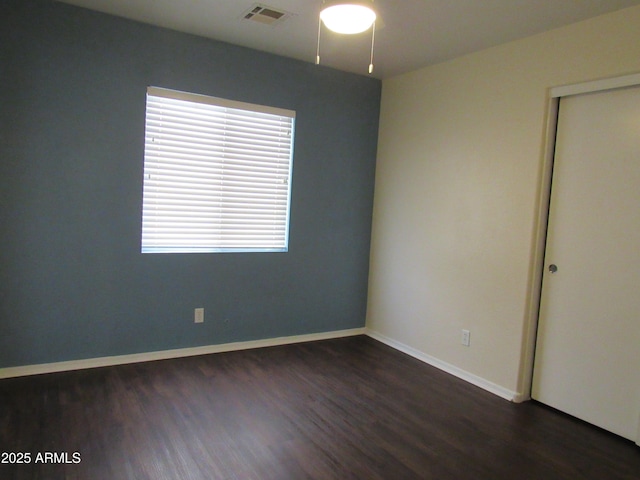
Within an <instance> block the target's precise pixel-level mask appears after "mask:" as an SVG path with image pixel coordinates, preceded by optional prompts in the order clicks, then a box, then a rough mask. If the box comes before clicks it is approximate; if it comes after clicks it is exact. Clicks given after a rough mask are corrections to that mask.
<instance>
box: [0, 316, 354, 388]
mask: <svg viewBox="0 0 640 480" xmlns="http://www.w3.org/2000/svg"><path fill="white" fill-rule="evenodd" d="M365 330H366V329H365V328H353V329H350V330H336V331H332V332H322V333H311V334H307V335H294V336H291V337H278V338H267V339H264V340H252V341H248V342H233V343H224V344H220V345H206V346H203V347H192V348H179V349H175V350H162V351H159V352H147V353H134V354H131V355H116V356H113V357H100V358H87V359H84V360H72V361H68V362H56V363H42V364H39V365H25V366H20V367H8V368H0V379H3V378H12V377H23V376H27V375H40V374H43V373H54V372H66V371H71V370H82V369H85V368H96V367H109V366H112V365H123V364H126V363H139V362H150V361H154V360H166V359H170V358H179V357H192V356H195V355H208V354H211V353H222V352H231V351H235V350H248V349H251V348H263V347H275V346H278V345H289V344H292V343H303V342H313V341H316V340H329V339H332V338H341V337H351V336H354V335H363V334H365Z"/></svg>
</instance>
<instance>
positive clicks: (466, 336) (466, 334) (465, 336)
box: [462, 330, 471, 347]
mask: <svg viewBox="0 0 640 480" xmlns="http://www.w3.org/2000/svg"><path fill="white" fill-rule="evenodd" d="M462 345H464V346H465V347H468V346H469V345H471V332H470V331H469V330H462Z"/></svg>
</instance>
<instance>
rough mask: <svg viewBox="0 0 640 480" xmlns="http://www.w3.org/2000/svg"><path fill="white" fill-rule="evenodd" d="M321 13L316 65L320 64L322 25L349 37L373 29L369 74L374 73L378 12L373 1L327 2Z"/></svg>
mask: <svg viewBox="0 0 640 480" xmlns="http://www.w3.org/2000/svg"><path fill="white" fill-rule="evenodd" d="M323 3H324V6H323V8H322V10H321V11H320V18H319V20H318V47H317V50H316V65H318V64H319V63H320V32H321V30H322V24H323V23H324V25H325V26H326V27H327V28H328V29H329V30H331V31H333V32H336V33H342V34H347V35H354V34H357V33H362V32H366V31H367V30H369V28H371V60H370V62H369V73H372V72H373V43H374V39H375V32H376V12H375V10H374V9H373V0H370V1H366V2H358V1H354V2H349V1H342V2H340V1H337V2H336V1H327V2H323Z"/></svg>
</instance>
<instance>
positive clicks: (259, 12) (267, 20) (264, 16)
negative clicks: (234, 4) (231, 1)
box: [242, 3, 292, 25]
mask: <svg viewBox="0 0 640 480" xmlns="http://www.w3.org/2000/svg"><path fill="white" fill-rule="evenodd" d="M291 16H292V14H291V13H289V12H285V11H283V10H277V9H275V8H273V7H268V6H266V5H263V4H261V3H256V4H254V5H253V7H251V8H250V9H249V10H247V11H246V12H245V13H244V15H243V16H242V18H244V19H245V20H251V21H252V22H258V23H262V24H263V25H276V24H279V23H282V22H284V21H285V20H286V19H287V18H289V17H291Z"/></svg>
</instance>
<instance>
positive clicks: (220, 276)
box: [0, 0, 381, 368]
mask: <svg viewBox="0 0 640 480" xmlns="http://www.w3.org/2000/svg"><path fill="white" fill-rule="evenodd" d="M212 14H215V12H212ZM259 27H260V26H258V28H259ZM149 85H153V86H159V87H166V88H172V89H176V90H184V91H188V92H193V93H200V94H205V95H213V96H217V97H224V98H230V99H233V100H240V101H244V102H252V103H258V104H268V105H272V106H276V107H281V108H286V109H292V110H295V111H296V112H297V118H296V138H295V155H294V167H293V181H292V198H291V222H290V238H289V251H288V252H287V253H244V254H233V253H225V254H155V255H153V254H141V253H140V229H141V208H142V168H143V153H144V115H145V93H146V88H147V86H149ZM380 94H381V82H380V81H378V80H376V79H373V78H370V77H366V76H363V75H354V74H348V73H344V72H339V71H336V70H332V69H328V68H325V67H321V66H320V67H318V66H316V65H313V64H311V63H305V62H300V61H296V60H292V59H287V58H284V57H279V56H275V55H271V54H266V53H263V52H258V51H254V50H251V49H246V48H242V47H238V46H233V45H230V44H226V43H221V42H216V41H213V40H209V39H204V38H199V37H196V36H191V35H187V34H183V33H178V32H174V31H170V30H165V29H161V28H157V27H152V26H148V25H143V24H140V23H136V22H132V21H129V20H125V19H121V18H117V17H112V16H108V15H105V14H101V13H97V12H91V11H88V10H85V9H81V8H77V7H73V6H69V5H65V4H59V3H55V2H51V1H48V0H3V1H2V3H1V4H0V229H1V230H0V262H1V263H0V368H1V367H11V366H20V365H30V364H38V363H48V362H58V361H65V360H75V359H85V358H94V357H102V356H110V355H122V354H131V353H141V352H149V351H158V350H166V349H174V348H186V347H195V346H201V345H212V344H221V343H227V342H234V341H248V340H255V339H263V338H272V337H280V336H289V335H301V334H309V333H317V332H325V331H334V330H342V329H350V328H358V327H363V326H364V323H365V313H366V312H365V310H366V295H367V276H368V266H369V244H370V232H371V216H372V208H373V187H374V173H375V158H376V143H377V131H378V117H379V108H380ZM196 307H204V308H205V323H204V324H194V322H193V315H194V308H196Z"/></svg>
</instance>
